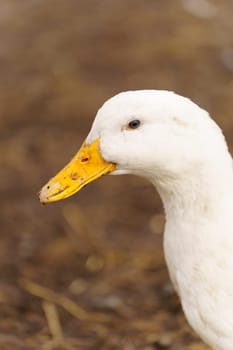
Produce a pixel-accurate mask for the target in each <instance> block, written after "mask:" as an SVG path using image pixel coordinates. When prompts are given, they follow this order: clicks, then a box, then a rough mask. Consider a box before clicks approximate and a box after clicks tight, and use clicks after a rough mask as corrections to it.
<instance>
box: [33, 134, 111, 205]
mask: <svg viewBox="0 0 233 350" xmlns="http://www.w3.org/2000/svg"><path fill="white" fill-rule="evenodd" d="M99 144H100V139H99V138H98V139H96V140H95V141H93V142H92V143H91V144H89V145H87V144H86V143H84V144H83V145H82V147H81V148H80V150H79V151H78V153H77V154H76V155H75V156H74V157H73V159H72V160H71V161H70V162H69V163H68V164H67V165H66V166H65V168H63V169H62V170H61V171H60V172H59V173H58V174H57V175H56V176H54V177H53V178H52V179H51V180H49V182H48V183H47V184H46V185H45V186H44V187H43V188H42V189H41V191H40V201H41V203H51V202H56V201H59V200H61V199H65V198H67V197H70V196H72V195H73V194H74V193H76V192H78V191H79V190H80V189H81V188H82V187H84V186H85V185H87V184H88V183H89V182H92V181H94V180H96V179H98V178H99V177H101V176H102V175H106V174H108V173H111V172H112V171H114V170H115V169H116V165H115V164H113V163H109V162H107V161H106V160H104V159H103V157H102V156H101V154H100V150H99Z"/></svg>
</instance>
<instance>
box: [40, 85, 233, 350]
mask: <svg viewBox="0 0 233 350" xmlns="http://www.w3.org/2000/svg"><path fill="white" fill-rule="evenodd" d="M110 172H111V173H112V174H114V175H118V174H135V175H139V176H142V177H144V178H147V179H148V180H149V181H151V182H152V184H153V185H154V186H155V187H156V188H157V190H158V192H159V194H160V196H161V198H162V201H163V205H164V209H165V213H166V227H165V232H164V249H165V256H166V262H167V265H168V269H169V273H170V276H171V280H172V282H173V284H174V286H175V289H176V291H177V293H178V295H179V297H180V300H181V304H182V307H183V310H184V313H185V315H186V317H187V320H188V321H189V323H190V325H191V326H192V327H193V329H194V330H195V331H196V332H197V333H198V334H199V335H200V337H201V338H202V339H203V340H204V341H205V342H206V343H207V344H209V345H210V346H212V347H213V349H216V350H232V349H233V166H232V158H231V155H230V154H229V152H228V148H227V145H226V142H225V139H224V136H223V134H222V132H221V130H220V128H219V127H218V126H217V125H216V123H215V122H214V121H213V120H212V119H211V118H210V116H209V115H208V113H207V112H206V111H204V110H203V109H201V108H200V107H198V106H197V105H196V104H194V103H193V102H191V101H190V100H189V99H187V98H185V97H182V96H179V95H176V94H174V93H173V92H169V91H156V90H142V91H128V92H123V93H120V94H118V95H116V96H114V97H113V98H111V99H109V100H108V101H107V102H106V103H105V104H104V105H103V106H102V107H101V108H100V110H99V111H98V113H97V115H96V118H95V120H94V123H93V125H92V128H91V131H90V133H89V135H88V137H87V139H86V141H85V143H84V144H83V146H82V148H81V149H80V151H79V152H78V153H77V154H76V156H75V157H74V158H73V159H72V160H71V162H70V163H69V164H68V165H67V166H66V167H65V168H64V169H63V170H62V171H61V172H60V173H59V174H58V175H56V176H55V177H54V178H52V179H51V180H50V181H49V182H48V184H46V185H45V186H44V187H43V189H42V191H41V193H40V200H41V202H43V203H48V202H53V201H57V200H60V199H63V198H65V197H68V196H70V195H71V194H73V193H75V192H77V191H78V190H79V189H80V188H81V187H83V186H84V185H86V184H87V183H89V182H91V181H93V180H94V179H96V178H98V177H100V176H101V175H103V174H106V173H110Z"/></svg>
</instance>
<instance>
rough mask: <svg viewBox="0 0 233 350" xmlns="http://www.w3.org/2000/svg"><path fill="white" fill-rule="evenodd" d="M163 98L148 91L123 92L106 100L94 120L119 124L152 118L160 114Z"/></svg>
mask: <svg viewBox="0 0 233 350" xmlns="http://www.w3.org/2000/svg"><path fill="white" fill-rule="evenodd" d="M159 96H160V98H159ZM164 97H165V96H164ZM164 97H163V94H158V92H156V91H154V92H152V91H149V90H146V91H128V92H123V93H120V94H118V95H116V96H114V97H112V98H110V99H109V100H107V101H106V102H105V103H104V104H103V106H102V107H101V108H100V109H99V111H98V113H97V116H96V119H97V120H98V122H105V123H107V122H109V121H112V122H113V123H114V122H115V123H119V122H122V121H125V119H127V118H130V117H132V118H134V117H143V116H148V117H150V116H151V117H153V116H155V115H156V114H157V113H160V112H162V110H163V105H164V103H166V101H165V100H164ZM167 97H168V96H167Z"/></svg>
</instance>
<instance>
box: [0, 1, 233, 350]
mask: <svg viewBox="0 0 233 350" xmlns="http://www.w3.org/2000/svg"><path fill="white" fill-rule="evenodd" d="M232 16H233V2H232V1H227V0H225V1H222V0H183V1H182V0H174V1H169V0H144V1H139V0H99V1H97V0H57V1H55V0H50V1H48V0H46V1H45V0H31V1H29V0H20V1H19V0H0V134H1V138H0V146H1V148H0V152H1V156H0V163H1V171H0V176H1V181H0V189H1V197H0V200H1V217H0V220H1V237H0V239H1V242H0V261H1V274H0V303H1V307H0V349H7V350H8V349H10V350H11V349H12V348H14V349H16V350H19V349H27V350H28V349H68V350H69V349H82V350H83V349H124V350H133V349H144V350H159V349H170V350H178V349H194V348H195V349H197V348H198V346H199V344H201V342H200V341H199V340H198V338H196V337H195V335H194V334H193V333H192V331H191V330H190V328H189V327H188V325H187V324H186V322H185V320H184V318H183V315H182V312H181V310H180V306H179V303H178V300H177V297H176V296H175V293H174V292H173V290H172V287H171V285H170V283H169V278H168V275H167V271H166V267H165V264H164V260H163V254H162V243H161V242H162V235H161V232H162V227H163V216H162V215H161V214H162V212H163V211H162V207H161V203H160V200H159V198H158V195H157V194H156V192H155V191H154V189H153V188H152V186H151V185H150V184H148V183H147V182H145V181H144V180H142V179H137V178H134V177H130V176H122V177H111V176H109V177H105V178H104V179H101V180H99V181H97V182H96V183H93V184H91V185H90V186H88V187H87V188H85V189H83V190H82V191H81V192H80V193H79V194H78V195H77V196H74V197H72V198H70V199H68V200H66V201H64V202H60V203H57V204H54V205H48V206H46V207H42V206H41V205H40V203H39V202H38V198H37V193H38V191H39V189H40V187H41V186H42V185H43V184H44V183H45V182H46V181H47V180H48V178H49V177H51V176H52V175H54V174H55V173H56V171H57V170H58V169H59V168H61V167H62V166H63V165H64V164H65V163H66V162H67V161H68V160H69V159H70V157H71V156H72V155H73V154H74V153H75V152H76V151H77V149H78V147H79V146H80V144H81V142H82V141H83V139H84V138H85V136H86V135H87V133H88V130H89V128H90V125H91V123H92V120H93V118H94V116H95V113H96V110H97V109H98V108H99V107H100V106H101V104H102V103H103V102H104V101H105V100H106V99H107V98H109V97H110V96H112V95H114V94H116V93H117V92H119V91H122V90H128V89H143V88H153V89H168V90H174V91H176V92H178V93H180V94H183V95H185V96H189V97H190V98H192V100H194V101H195V102H197V103H199V104H200V105H201V106H203V107H204V108H206V109H208V111H209V112H210V113H211V114H212V115H213V117H214V118H215V119H216V120H217V122H218V123H219V124H220V125H221V127H222V128H223V130H224V132H225V135H226V136H227V140H228V142H229V144H230V145H232V144H233V116H232V109H233V21H232ZM33 283H35V284H33ZM44 287H46V288H47V289H44ZM45 300H47V301H45ZM71 301H73V302H74V303H73V304H72V303H71ZM77 305H79V306H80V307H81V308H82V309H83V310H84V311H82V310H79V309H78V308H77Z"/></svg>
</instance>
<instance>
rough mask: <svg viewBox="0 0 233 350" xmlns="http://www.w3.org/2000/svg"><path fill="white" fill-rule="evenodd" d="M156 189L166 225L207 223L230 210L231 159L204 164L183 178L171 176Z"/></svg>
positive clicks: (232, 187)
mask: <svg viewBox="0 0 233 350" xmlns="http://www.w3.org/2000/svg"><path fill="white" fill-rule="evenodd" d="M154 185H155V186H156V188H157V190H158V192H159V194H160V196H161V198H162V201H163V205H164V209H165V214H166V219H167V221H169V220H173V222H174V220H175V221H176V222H177V220H179V219H180V220H182V221H183V220H185V218H186V219H187V220H188V221H189V222H190V221H192V220H195V221H196V220H197V219H198V218H200V220H202V219H203V218H205V219H206V218H208V217H210V216H212V215H216V214H217V213H219V211H221V210H223V209H224V210H227V208H225V205H226V204H225V203H228V204H229V200H230V199H231V198H232V197H233V167H232V158H231V156H230V155H229V154H228V155H227V156H226V157H225V158H223V159H221V164H220V163H218V164H216V161H213V162H209V163H205V164H204V165H203V166H201V167H196V168H194V169H193V171H189V172H187V173H186V174H185V173H184V174H182V176H179V177H175V176H174V177H173V176H170V177H169V176H168V177H165V180H164V177H163V181H161V182H160V181H159V180H158V181H156V183H154ZM231 201H232V199H231Z"/></svg>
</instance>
